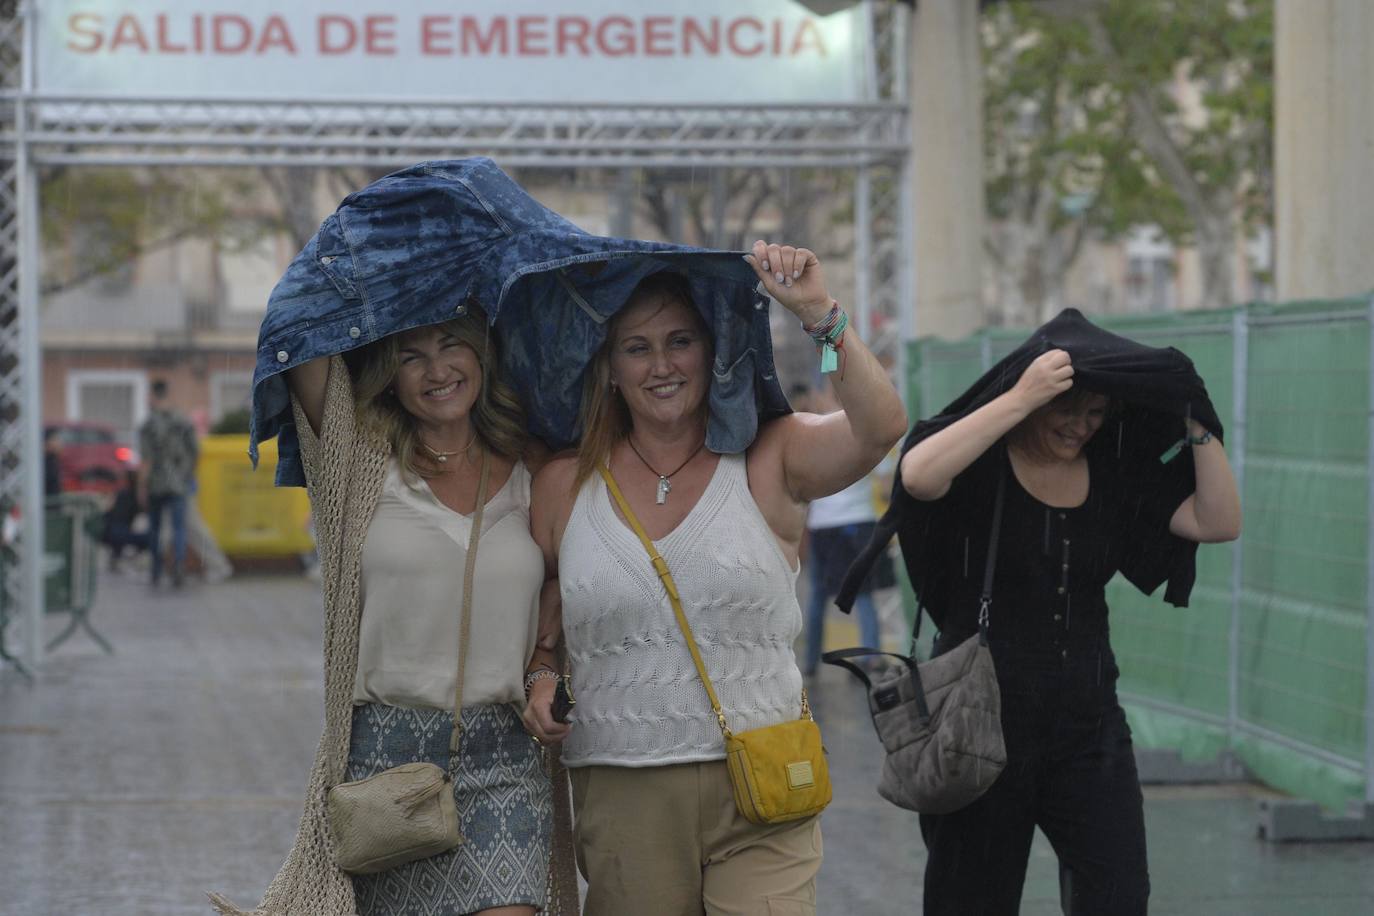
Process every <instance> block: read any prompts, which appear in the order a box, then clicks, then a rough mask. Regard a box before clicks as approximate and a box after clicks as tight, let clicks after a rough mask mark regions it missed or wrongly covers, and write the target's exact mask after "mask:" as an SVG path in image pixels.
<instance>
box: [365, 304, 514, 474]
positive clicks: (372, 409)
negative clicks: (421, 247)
mask: <svg viewBox="0 0 1374 916" xmlns="http://www.w3.org/2000/svg"><path fill="white" fill-rule="evenodd" d="M433 327H437V328H440V329H441V330H442V331H443V333H445V334H451V335H452V336H453V337H455V338H457V340H458V341H459V342H460V343H462V344H465V345H466V346H468V347H469V348H471V349H472V351H473V352H474V353H476V354H477V365H478V366H479V367H481V370H482V387H481V389H480V390H479V391H478V393H477V400H476V402H474V403H473V405H472V413H471V419H472V428H473V431H474V432H475V433H476V436H477V439H478V440H480V442H481V445H482V447H483V448H485V449H487V450H489V451H492V452H494V453H496V454H497V455H500V456H501V457H503V458H508V459H510V460H512V461H514V460H516V459H519V458H521V457H522V456H523V455H524V454H525V448H526V446H527V445H528V443H529V433H527V432H526V431H525V409H524V407H523V406H522V405H521V404H520V399H519V397H517V396H516V394H515V390H514V389H512V388H511V387H510V385H509V384H507V383H506V381H505V380H504V379H503V378H501V374H500V364H501V360H500V348H499V344H498V340H497V337H496V331H495V329H494V328H492V327H490V326H489V325H488V324H487V319H486V315H485V314H484V313H483V312H482V310H481V309H480V308H478V307H477V306H475V305H469V306H468V313H467V314H466V315H464V316H463V317H461V318H451V319H449V320H448V321H443V322H440V323H439V324H437V325H433ZM400 337H401V335H400V334H390V335H388V336H386V337H384V338H382V339H381V340H379V341H377V342H376V343H374V344H371V345H369V346H367V347H365V348H363V349H362V350H361V351H359V353H358V356H357V357H356V358H355V359H356V368H355V369H354V371H353V396H354V400H355V401H356V404H357V414H358V423H359V425H360V427H361V428H362V429H363V430H364V431H365V432H366V433H369V434H371V435H374V436H377V437H379V438H381V439H383V440H385V441H386V442H387V443H388V444H390V446H391V453H392V454H393V455H395V456H396V460H397V462H399V463H400V466H401V471H402V473H403V474H404V475H406V476H407V477H408V478H412V479H413V478H415V477H425V476H432V474H428V473H426V472H424V471H422V470H421V469H420V468H419V467H418V466H417V465H416V463H415V455H416V452H417V450H418V449H419V447H420V438H419V434H418V433H417V432H416V429H415V418H414V417H413V416H411V414H410V412H409V411H407V410H406V409H405V407H403V406H402V405H401V401H400V399H399V398H397V397H396V394H395V390H394V387H393V386H394V384H395V380H396V372H397V370H398V369H399V368H400V365H401V343H400Z"/></svg>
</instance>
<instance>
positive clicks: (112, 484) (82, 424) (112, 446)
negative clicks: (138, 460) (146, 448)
mask: <svg viewBox="0 0 1374 916" xmlns="http://www.w3.org/2000/svg"><path fill="white" fill-rule="evenodd" d="M53 432H56V434H57V441H58V443H59V444H60V445H61V452H60V453H59V457H58V467H59V469H60V473H61V478H62V490H63V491H64V492H66V491H71V490H84V491H86V492H91V493H114V492H115V491H116V490H118V489H119V488H120V487H121V486H122V485H123V483H124V480H125V478H126V476H127V475H128V472H129V471H130V470H131V469H132V468H133V466H134V464H135V455H134V450H133V449H132V448H130V447H129V446H127V445H125V444H123V443H121V442H120V441H119V439H118V435H117V433H116V432H115V429H114V427H113V426H110V425H109V424H106V423H96V422H92V421H89V420H65V421H63V422H60V423H47V424H45V425H44V427H43V439H44V441H45V442H46V441H47V439H48V437H49V435H51V434H52V433H53Z"/></svg>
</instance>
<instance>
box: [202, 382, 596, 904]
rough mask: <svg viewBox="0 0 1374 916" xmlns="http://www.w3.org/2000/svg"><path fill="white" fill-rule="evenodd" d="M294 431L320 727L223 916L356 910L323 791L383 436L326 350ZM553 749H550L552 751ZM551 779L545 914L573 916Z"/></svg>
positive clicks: (339, 738) (568, 862) (572, 890)
mask: <svg viewBox="0 0 1374 916" xmlns="http://www.w3.org/2000/svg"><path fill="white" fill-rule="evenodd" d="M292 409H293V412H294V415H295V420H296V429H297V430H298V432H299V434H300V445H301V457H302V459H303V463H304V465H305V476H306V489H307V492H308V493H309V495H310V510H311V516H312V518H313V520H314V524H315V539H316V543H317V544H318V548H319V555H320V572H321V582H322V584H323V591H324V613H325V618H324V734H323V735H322V736H321V738H320V744H319V749H318V750H317V751H316V754H315V764H314V766H313V768H312V769H311V772H310V787H309V789H308V790H307V794H306V798H305V809H304V811H303V813H302V814H301V820H300V827H299V830H298V832H297V834H296V843H295V845H294V846H293V847H292V848H291V852H290V854H289V855H288V856H287V858H286V862H285V864H283V865H282V867H281V870H280V871H279V872H278V873H277V877H276V878H275V879H273V881H272V884H271V885H270V886H269V887H268V888H267V893H266V895H265V896H264V897H263V899H262V902H261V903H260V904H258V907H257V909H254V910H242V909H239V908H237V907H235V906H234V905H233V904H232V903H230V902H229V901H228V900H226V899H225V898H224V897H222V896H220V895H218V894H211V895H209V896H210V902H211V903H212V904H213V906H214V907H215V909H216V910H217V911H218V912H219V913H220V914H222V916H355V914H356V913H357V903H356V900H355V898H354V894H353V882H352V879H351V878H349V876H348V875H347V874H346V873H345V872H343V871H341V870H340V869H339V868H337V867H336V866H335V865H334V839H333V836H332V835H331V833H330V831H329V824H328V821H327V819H326V816H325V796H326V793H327V792H328V791H329V789H330V788H331V787H332V786H335V785H337V784H338V783H340V782H342V781H343V778H344V771H345V769H346V768H347V765H348V746H349V739H350V732H351V728H352V718H353V684H354V678H355V676H356V674H357V670H358V621H359V618H360V616H361V608H362V597H361V589H360V582H361V574H362V551H363V540H364V538H365V537H366V536H367V529H368V526H369V525H370V524H371V522H372V515H373V512H374V510H375V509H376V507H377V502H378V499H379V498H380V496H381V493H382V484H383V482H384V480H385V477H386V464H387V458H388V457H389V456H390V453H391V449H390V445H389V443H387V442H386V441H385V440H384V439H381V438H380V437H377V436H373V435H367V434H365V433H364V432H362V431H361V430H360V429H359V428H358V423H357V416H356V413H355V408H354V401H353V385H352V381H351V379H350V378H349V374H348V368H347V366H346V365H345V363H344V361H343V358H342V357H340V356H333V357H330V360H329V381H328V384H327V388H326V394H325V408H324V422H323V428H322V430H321V435H320V436H319V437H318V438H316V436H315V435H314V433H313V431H312V430H311V426H310V423H309V421H308V420H307V419H306V417H305V415H304V413H303V412H302V411H301V408H300V404H299V403H297V402H296V400H295V398H294V397H293V398H292ZM551 756H552V755H551ZM551 767H552V769H553V772H552V774H551V775H552V776H553V777H554V793H553V795H554V837H553V855H552V857H551V859H550V863H549V886H548V901H547V903H546V907H545V909H544V913H545V914H548V916H577V912H578V891H577V876H576V873H575V870H574V867H575V866H574V862H573V856H572V831H571V823H572V821H571V802H570V799H569V795H568V788H567V773H566V771H565V770H564V769H563V768H562V766H561V765H560V764H559V763H558V762H557V760H556V759H555V760H553V761H552V762H551Z"/></svg>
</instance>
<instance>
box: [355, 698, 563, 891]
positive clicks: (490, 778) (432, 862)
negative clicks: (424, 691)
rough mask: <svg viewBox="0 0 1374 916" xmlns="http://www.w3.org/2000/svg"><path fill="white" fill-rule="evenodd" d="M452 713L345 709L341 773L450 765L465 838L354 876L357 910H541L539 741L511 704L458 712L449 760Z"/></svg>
mask: <svg viewBox="0 0 1374 916" xmlns="http://www.w3.org/2000/svg"><path fill="white" fill-rule="evenodd" d="M452 722H453V719H452V715H451V714H450V713H448V712H443V711H440V710H437V709H403V708H401V707H397V706H384V705H382V704H380V703H367V704H363V705H361V706H355V707H353V737H352V740H351V742H350V745H349V750H348V775H347V779H349V780H354V779H363V778H366V777H368V776H372V775H374V774H376V773H380V772H381V771H382V770H386V769H390V768H391V767H394V766H400V765H401V764H403V763H414V762H417V761H428V762H430V763H434V764H437V765H439V766H441V767H446V768H447V769H448V772H449V775H450V777H452V779H453V786H454V795H455V797H456V799H457V801H458V817H459V821H460V823H461V827H462V833H463V836H464V838H465V840H466V841H465V842H464V843H463V844H462V845H461V846H459V847H458V848H456V849H454V850H452V851H450V852H446V853H442V854H440V855H437V856H432V857H430V858H428V859H420V860H418V861H415V862H410V863H407V864H405V865H402V866H400V867H398V868H392V869H388V870H387V871H384V872H379V873H377V874H375V875H356V876H354V878H353V889H354V892H355V893H356V894H357V898H358V913H359V916H462V914H467V913H474V912H477V911H479V910H485V909H489V908H491V907H497V906H518V905H524V906H533V907H535V908H536V909H542V908H543V906H544V896H545V892H546V888H547V881H548V867H549V843H550V836H551V834H552V831H553V794H552V789H551V788H550V784H549V777H548V775H547V774H546V773H545V771H544V764H543V759H542V755H541V754H540V751H539V746H538V745H536V744H535V743H534V741H533V740H532V739H531V738H530V736H529V733H528V732H526V731H525V728H524V726H523V725H522V724H521V723H520V717H519V716H518V715H517V714H516V713H515V710H514V709H513V708H511V707H510V706H509V705H505V704H500V705H491V706H469V707H466V708H464V710H463V732H462V739H461V741H460V744H459V753H458V755H457V756H456V757H453V758H452V759H450V754H449V751H448V744H449V735H450V733H451V732H452V730H453V725H452Z"/></svg>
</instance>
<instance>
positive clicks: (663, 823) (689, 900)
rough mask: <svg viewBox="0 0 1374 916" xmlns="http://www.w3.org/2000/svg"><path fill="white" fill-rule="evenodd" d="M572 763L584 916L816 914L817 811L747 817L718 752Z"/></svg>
mask: <svg viewBox="0 0 1374 916" xmlns="http://www.w3.org/2000/svg"><path fill="white" fill-rule="evenodd" d="M569 772H570V774H571V776H572V788H573V810H574V815H575V818H576V820H575V826H574V829H573V836H574V842H575V843H576V847H577V867H578V868H579V869H580V870H581V872H582V876H583V877H584V878H586V879H587V903H586V909H585V913H586V916H650V914H652V916H702V914H706V916H814V914H815V912H816V872H817V871H819V870H820V867H821V822H820V817H819V816H816V817H811V818H807V819H805V820H801V821H792V822H790V823H786V824H777V825H769V826H759V825H756V824H751V823H749V822H748V821H746V820H745V819H744V818H743V817H741V816H740V815H739V812H738V811H736V810H735V800H734V795H733V794H732V793H731V791H730V774H729V771H728V770H727V768H726V765H725V761H723V760H721V761H712V762H709V763H687V764H678V765H674V766H660V767H613V766H591V767H577V768H574V769H572V770H570V771H569Z"/></svg>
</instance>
